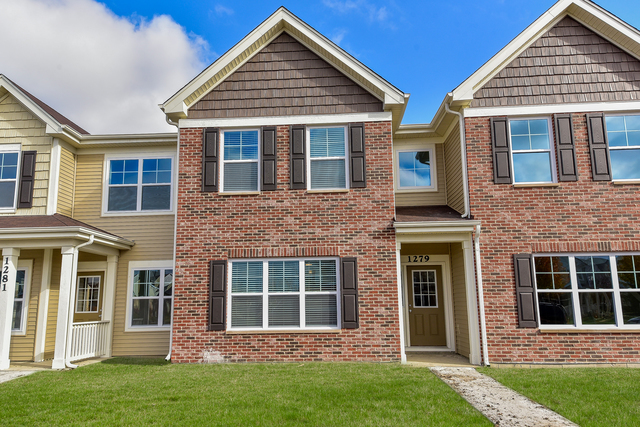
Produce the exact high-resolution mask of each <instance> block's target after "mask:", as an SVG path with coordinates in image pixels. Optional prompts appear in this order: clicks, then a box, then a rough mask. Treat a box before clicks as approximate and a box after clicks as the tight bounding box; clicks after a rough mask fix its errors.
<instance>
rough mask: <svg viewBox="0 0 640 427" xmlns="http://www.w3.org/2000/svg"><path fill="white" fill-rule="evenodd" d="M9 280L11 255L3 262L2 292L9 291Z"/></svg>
mask: <svg viewBox="0 0 640 427" xmlns="http://www.w3.org/2000/svg"><path fill="white" fill-rule="evenodd" d="M8 281H9V257H4V262H3V263H2V292H6V291H7V282H8Z"/></svg>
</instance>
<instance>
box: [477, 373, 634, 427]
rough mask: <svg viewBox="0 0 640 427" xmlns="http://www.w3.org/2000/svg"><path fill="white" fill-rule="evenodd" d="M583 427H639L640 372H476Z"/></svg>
mask: <svg viewBox="0 0 640 427" xmlns="http://www.w3.org/2000/svg"><path fill="white" fill-rule="evenodd" d="M478 370H479V371H480V372H482V373H483V374H487V375H489V376H491V377H493V378H495V379H496V380H498V381H500V382H501V383H502V384H504V385H506V386H507V387H511V388H512V389H514V390H516V391H517V392H519V393H521V394H524V395H525V396H527V397H529V398H530V399H532V400H535V401H536V402H539V403H541V404H543V405H545V406H546V407H548V408H550V409H552V410H554V411H556V412H558V413H559V414H561V415H563V416H565V417H566V418H568V419H570V420H571V421H573V422H575V423H577V424H579V425H580V426H582V427H591V426H593V427H601V426H607V427H613V426H640V369H629V368H567V369H559V368H548V369H495V368H494V369H492V368H482V369H478Z"/></svg>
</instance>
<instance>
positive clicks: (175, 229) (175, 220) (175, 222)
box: [164, 115, 180, 360]
mask: <svg viewBox="0 0 640 427" xmlns="http://www.w3.org/2000/svg"><path fill="white" fill-rule="evenodd" d="M165 117H166V119H167V123H169V124H170V125H171V126H175V127H177V128H178V140H177V146H176V168H175V176H176V194H174V196H173V204H174V206H173V209H174V210H175V216H174V218H173V289H172V290H171V329H170V330H169V354H167V357H165V358H164V359H165V360H171V349H172V348H173V310H174V302H175V300H176V250H177V249H176V248H177V244H178V185H180V184H179V182H178V179H177V177H178V165H179V164H180V126H179V125H178V123H177V122H174V121H173V120H171V119H170V118H169V116H168V115H167V116H165Z"/></svg>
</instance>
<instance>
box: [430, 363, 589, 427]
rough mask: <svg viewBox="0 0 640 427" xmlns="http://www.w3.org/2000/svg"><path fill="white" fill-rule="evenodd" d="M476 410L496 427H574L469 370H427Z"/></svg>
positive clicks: (559, 416)
mask: <svg viewBox="0 0 640 427" xmlns="http://www.w3.org/2000/svg"><path fill="white" fill-rule="evenodd" d="M431 372H433V373H434V374H436V375H437V376H438V377H440V379H442V381H444V382H445V383H447V384H449V386H451V388H453V389H454V390H455V391H456V392H457V393H458V394H459V395H460V396H462V397H464V398H465V399H466V400H467V401H468V402H469V403H470V404H471V405H473V406H474V407H475V408H476V409H477V410H478V411H480V412H482V414H483V415H484V416H485V417H487V418H489V420H490V421H491V422H493V423H494V424H495V425H496V426H500V427H565V426H572V427H578V425H577V424H574V423H573V422H571V421H569V420H567V419H566V418H564V417H563V416H561V415H559V414H557V413H555V412H553V411H552V410H550V409H548V408H546V407H544V406H542V405H540V404H539V403H536V402H534V401H532V400H530V399H528V398H526V397H524V396H523V395H521V394H518V393H516V392H515V391H513V390H511V389H510V388H507V387H505V386H503V385H502V384H500V383H499V382H497V381H496V380H494V379H493V378H490V377H488V376H486V375H483V374H481V373H480V372H478V371H476V370H475V369H473V368H444V367H437V368H431Z"/></svg>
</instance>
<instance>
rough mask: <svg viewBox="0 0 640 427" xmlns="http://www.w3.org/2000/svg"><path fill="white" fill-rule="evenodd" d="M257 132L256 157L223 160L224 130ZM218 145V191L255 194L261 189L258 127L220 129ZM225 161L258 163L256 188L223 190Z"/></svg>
mask: <svg viewBox="0 0 640 427" xmlns="http://www.w3.org/2000/svg"><path fill="white" fill-rule="evenodd" d="M242 131H244V132H251V131H255V132H258V158H257V159H255V160H225V159H224V134H225V133H226V132H242ZM219 136H220V138H219V139H220V141H219V144H220V147H218V153H220V156H219V158H220V168H219V169H220V179H219V182H220V193H222V194H257V193H259V192H260V191H261V190H260V189H261V183H262V180H261V179H260V178H261V177H262V132H260V129H259V128H234V129H220V133H219ZM227 163H257V164H258V182H257V187H256V190H246V191H225V189H224V166H225V164H227Z"/></svg>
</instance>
